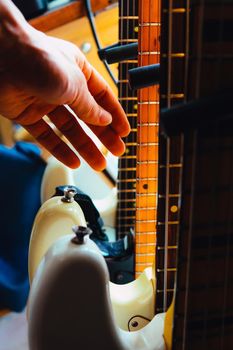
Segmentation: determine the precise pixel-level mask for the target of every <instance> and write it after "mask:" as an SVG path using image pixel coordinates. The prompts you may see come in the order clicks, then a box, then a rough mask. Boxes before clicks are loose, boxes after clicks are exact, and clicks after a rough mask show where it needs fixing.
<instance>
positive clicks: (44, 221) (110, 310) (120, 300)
mask: <svg viewBox="0 0 233 350" xmlns="http://www.w3.org/2000/svg"><path fill="white" fill-rule="evenodd" d="M140 13H141V26H140V28H144V27H145V28H147V27H149V28H151V27H152V28H154V27H156V32H154V33H156V34H157V35H158V33H159V16H160V8H159V5H158V4H157V6H155V4H154V2H151V3H140ZM150 13H153V16H149V14H150ZM148 20H151V21H152V22H149V26H148ZM144 24H145V25H144ZM147 29H148V28H147ZM146 33H147V34H148V32H146ZM142 35H145V33H143V34H142ZM149 38H151V39H152V40H153V43H155V41H154V39H153V37H152V36H150V35H148V37H147V39H148V42H149ZM145 42H146V40H145ZM156 45H157V47H158V45H159V43H158V42H156ZM152 47H153V46H152V44H151V46H149V51H151V53H152V56H153V57H152V59H151V61H150V62H151V63H155V62H156V61H155V62H154V59H156V60H157V59H158V50H156V49H154V48H153V49H152ZM139 48H140V45H139ZM144 50H145V47H143V51H140V53H139V54H140V55H141V56H143V55H144V54H145V56H146V55H148V49H147V50H146V51H144ZM155 52H156V53H157V54H156V55H155ZM147 59H149V57H147ZM148 93H149V94H148ZM156 94H157V90H156V89H155V88H154V90H152V88H149V89H145V90H144V93H142V94H141V95H139V106H140V107H139V110H140V111H141V112H142V111H143V115H142V114H140V112H139V115H141V116H143V117H144V118H145V119H143V120H141V119H140V118H139V119H138V120H139V122H138V127H139V129H140V132H139V134H138V144H139V150H138V152H139V153H138V154H139V161H138V162H137V165H136V166H137V167H139V170H138V172H137V174H138V179H137V181H138V185H137V189H139V190H140V192H139V196H138V197H139V203H140V206H139V212H140V215H139V216H138V221H137V224H136V230H137V229H138V230H139V232H140V233H141V235H142V241H141V240H140V234H138V238H139V241H138V242H137V243H138V247H139V249H142V250H139V251H137V253H138V257H139V269H140V268H141V267H142V265H143V264H144V265H145V266H147V268H146V269H144V271H143V272H142V273H141V274H140V275H139V277H138V278H137V279H136V280H134V281H133V282H131V283H128V284H126V285H116V284H113V283H109V284H108V283H106V281H107V280H108V279H107V275H106V267H105V264H103V262H102V261H103V258H102V259H99V257H100V256H101V255H100V252H99V251H98V250H96V247H95V246H94V247H95V248H94V249H93V246H92V244H93V243H91V242H90V240H89V239H88V238H84V237H83V234H82V232H84V231H85V229H84V228H83V226H86V225H85V223H84V225H83V216H82V215H81V216H80V214H79V215H78V216H77V212H78V210H79V209H80V207H79V206H78V204H77V203H76V202H75V201H73V202H70V201H69V199H70V196H69V195H67V194H65V196H64V197H62V198H60V197H54V198H52V199H50V200H48V201H47V202H45V203H44V205H43V206H42V208H41V210H40V211H39V213H38V216H37V217H36V220H35V223H34V227H33V231H32V235H31V244H30V256H29V264H30V265H29V266H31V268H30V276H31V281H32V289H31V297H30V303H29V315H30V320H31V322H30V328H29V339H30V342H31V349H33V348H34V346H39V347H40V345H39V344H42V343H43V344H44V345H43V346H46V343H47V342H48V343H49V342H50V340H49V338H50V336H48V333H50V330H49V328H48V329H47V330H46V334H47V336H46V337H47V340H45V338H44V335H43V334H42V333H43V332H42V333H41V332H40V339H39V338H37V339H36V341H35V340H34V336H33V334H34V332H35V331H36V329H37V331H38V329H40V328H41V325H42V324H43V323H44V321H45V319H44V317H45V313H47V316H46V317H47V319H50V321H51V324H53V322H55V323H56V321H55V320H54V321H53V320H52V318H53V317H54V316H53V315H52V314H53V312H52V310H55V309H54V307H55V304H56V298H54V302H52V301H51V298H50V296H49V294H50V292H48V293H49V294H48V295H47V296H48V299H47V300H48V301H47V302H46V305H47V306H48V305H49V304H51V302H52V304H51V310H48V309H47V311H45V309H44V308H43V302H44V301H43V296H42V298H41V297H40V296H41V293H42V289H41V288H42V287H41V286H43V285H44V283H47V282H48V283H49V280H50V277H49V276H52V275H53V276H54V278H52V279H51V284H49V286H48V291H50V290H51V291H52V292H51V293H52V294H54V291H55V289H57V286H58V285H60V286H63V285H64V286H65V285H66V286H67V287H65V290H67V292H68V291H70V290H73V292H72V294H74V295H75V296H76V297H78V300H79V302H78V304H77V306H78V307H77V311H78V314H77V315H76V317H77V320H76V321H75V322H74V323H76V327H77V328H78V329H79V330H80V332H79V337H80V339H79V340H78V339H77V341H78V342H76V340H75V338H76V336H74V338H73V340H72V341H73V345H74V344H77V345H78V344H79V346H81V348H86V349H92V348H93V346H94V344H95V346H97V347H98V346H100V347H101V348H103V349H109V348H111V349H137V348H138V349H157V350H159V349H164V348H165V344H164V339H163V326H164V315H156V316H155V315H154V306H155V298H154V296H155V279H154V268H153V262H154V259H152V254H151V255H150V256H149V259H148V261H147V260H145V257H146V252H147V247H150V252H151V251H152V247H153V251H154V245H155V242H154V239H155V228H156V220H155V219H154V215H155V204H154V203H155V202H154V201H155V199H154V197H156V193H155V192H152V193H151V196H150V195H149V191H151V189H154V191H155V185H153V184H152V183H153V180H154V179H155V176H156V166H157V165H158V164H157V161H156V159H154V158H155V157H156V152H155V150H158V143H157V142H156V141H154V137H155V138H158V135H157V134H158V119H156V118H158V100H155V98H156V96H157V95H156ZM140 97H142V100H141V99H140ZM151 98H153V99H152V100H150V99H151ZM150 101H152V103H150ZM150 106H152V107H153V111H154V112H155V113H154V114H153V115H150V114H149V111H150ZM145 107H146V108H145ZM147 118H149V119H147ZM150 123H151V127H152V128H151V131H152V134H150V130H148V126H149V125H150ZM145 130H146V131H147V132H146V133H145ZM156 131H157V134H156ZM139 135H140V136H141V138H142V139H141V143H140V142H139V141H140V139H139ZM147 137H149V140H148V141H147ZM152 140H153V141H152ZM148 154H149V155H150V156H151V157H154V158H153V159H151V158H150V159H148V162H147V161H146V158H145V157H146V156H147V155H148ZM146 165H148V166H149V169H148V171H146ZM71 192H72V189H71V188H70V189H69V193H71ZM73 206H74V209H72V208H73ZM77 206H78V207H79V209H77V208H76V207H77ZM62 208H63V209H62ZM75 208H76V209H75ZM147 209H148V211H147ZM136 211H137V210H136ZM66 212H67V213H66ZM72 213H74V215H72ZM142 213H144V215H145V218H146V219H147V218H148V217H149V220H148V222H146V220H144V219H143V218H142V216H141V214H142ZM67 214H68V215H67ZM146 214H147V215H146ZM52 216H53V218H52ZM71 216H72V219H71ZM68 218H69V219H68ZM48 223H50V225H48ZM61 223H62V224H61ZM72 224H75V225H79V226H80V225H81V228H79V229H78V227H77V228H76V229H75V232H76V233H77V237H76V238H74V237H73V236H72V238H71V236H66V237H62V236H64V234H65V233H68V231H67V230H66V229H65V227H64V225H65V226H66V227H67V228H68V225H70V226H72ZM54 225H55V226H54ZM152 229H153V230H154V231H153V235H152V234H151V230H152ZM77 231H81V233H80V232H77ZM54 235H55V236H54ZM58 235H60V236H61V239H60V240H57V236H58ZM80 235H81V236H80ZM136 237H137V231H136ZM151 237H152V238H153V241H152V240H151ZM48 240H50V242H48ZM39 242H40V245H39ZM70 242H71V243H72V244H76V248H77V249H74V250H73V248H74V247H73V246H72V247H71V246H70ZM60 244H61V246H60ZM140 244H141V245H140ZM46 246H47V249H48V247H50V249H49V251H48V252H47V253H46ZM59 246H60V248H59ZM62 246H64V250H63V249H62ZM39 247H41V248H39ZM70 249H71V250H70ZM69 251H70V252H71V255H70V258H71V260H70V259H69V257H68V255H69V253H68V252H69ZM97 251H98V254H97V253H96V252H97ZM36 252H37V253H36ZM55 252H57V253H55ZM45 253H46V254H45ZM73 253H74V255H73ZM56 254H57V255H56ZM60 254H61V255H60ZM67 254H68V255H67ZM55 255H56V259H55V260H54V257H55ZM35 257H37V258H36V259H35ZM43 257H44V258H43ZM50 259H51V260H50ZM76 259H77V260H76ZM93 259H94V260H93ZM52 260H54V263H52V264H50V261H52ZM55 261H56V262H55ZM59 261H60V262H61V265H60V264H59ZM62 261H63V263H64V265H65V266H67V269H68V270H70V272H71V274H69V280H70V282H69V281H66V282H65V283H63V282H62V279H63V277H65V276H68V270H66V268H65V270H63V271H64V274H59V273H58V272H57V271H56V269H57V268H58V269H60V268H62V264H63V263H62ZM81 261H82V263H81ZM76 264H77V271H76V273H77V276H78V275H80V274H81V275H82V276H83V277H81V276H80V277H81V280H82V281H83V283H84V280H83V278H84V275H83V273H84V271H85V275H86V278H85V283H84V284H85V286H84V287H83V288H84V289H83V291H82V288H81V286H80V285H79V282H78V281H76V282H75V279H74V278H73V277H72V275H73V273H72V271H74V270H73V269H75V265H76ZM56 266H57V267H56ZM148 266H149V267H148ZM45 267H46V268H45ZM104 269H105V272H104ZM46 271H47V272H46ZM87 271H89V272H87ZM138 272H139V271H138ZM92 274H94V276H95V277H94V278H93V279H92ZM62 275H63V276H62ZM59 276H60V277H61V280H60V277H59ZM87 276H89V277H87ZM46 280H47V282H45V281H46ZM34 281H36V282H35V283H34ZM87 282H88V283H89V286H88V285H87V284H86V283H87ZM67 283H68V285H69V286H68V285H67ZM72 283H74V285H73V286H71V284H72ZM78 285H79V286H78ZM103 285H104V289H103ZM106 286H108V287H107V289H106ZM59 289H60V287H59ZM84 290H85V291H86V292H84ZM87 291H90V292H91V293H92V291H95V293H96V295H95V296H94V295H93V299H92V298H91V295H89V294H87ZM104 291H105V292H104ZM59 293H60V292H59ZM63 293H64V289H63V288H62V289H61V294H62V295H65V294H63ZM68 293H69V292H68ZM80 293H81V294H80ZM52 294H51V295H52ZM81 295H82V297H81ZM88 295H89V296H88ZM86 298H87V299H86ZM96 298H97V299H96ZM59 299H60V297H59V295H58V299H57V300H59ZM67 300H69V301H70V302H71V301H72V298H70V296H69V295H67ZM85 300H88V304H89V307H88V308H87V310H86V312H87V313H86V314H85V312H84V314H83V311H84V310H83V308H81V304H82V305H85V304H86V302H85ZM96 300H98V302H96ZM92 302H94V304H95V305H96V307H97V308H98V305H100V304H101V305H100V309H101V310H102V312H98V310H97V313H96V314H95V315H96V316H97V317H101V322H99V321H97V319H96V321H95V322H94V324H93V325H92V324H90V327H91V333H92V331H94V328H95V327H96V330H98V338H99V339H98V340H97V341H95V340H94V339H95V336H94V333H92V335H93V337H87V333H88V325H87V320H88V319H89V317H90V315H92V317H91V318H92V321H93V320H94V318H93V317H94V314H93V312H92V306H91V304H90V303H92ZM92 305H93V304H92ZM111 305H112V306H111ZM36 309H40V311H41V313H40V315H39V316H38V317H37V315H36V312H35V310H36ZM50 311H51V312H50ZM63 311H64V312H65V310H63ZM63 311H62V314H63ZM50 315H51V318H50ZM69 315H70V316H71V317H73V316H72V312H71V313H70V312H69ZM102 316H103V317H102ZM67 317H69V316H68V314H67V312H66V316H65V318H67ZM74 317H75V316H74ZM66 324H69V327H70V325H71V324H73V321H71V319H70V320H69V321H68V322H66ZM99 325H101V327H99ZM107 325H108V326H107ZM93 326H94V328H93ZM105 326H106V327H107V328H106V327H105ZM155 326H156V328H157V332H155V331H154V327H155ZM69 327H68V328H69ZM58 328H60V326H59V327H58ZM100 329H102V331H101V330H100ZM122 330H124V331H122ZM132 330H137V331H138V332H132V333H131V332H129V331H132ZM64 331H65V329H64ZM65 332H66V331H65ZM67 332H69V331H67ZM103 332H105V336H104V335H103ZM57 334H58V338H59V337H60V332H58V333H57ZM61 336H62V335H61ZM63 336H64V334H63ZM52 338H53V336H52ZM52 338H51V344H52V341H53V340H52ZM64 339H66V336H64ZM54 341H55V343H54V344H56V343H58V344H59V343H60V342H59V340H58V339H54ZM84 343H85V345H84ZM68 347H69V346H68Z"/></svg>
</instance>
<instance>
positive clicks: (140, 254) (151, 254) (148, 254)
mask: <svg viewBox="0 0 233 350" xmlns="http://www.w3.org/2000/svg"><path fill="white" fill-rule="evenodd" d="M135 255H137V256H155V255H154V253H135Z"/></svg>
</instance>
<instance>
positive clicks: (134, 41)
mask: <svg viewBox="0 0 233 350" xmlns="http://www.w3.org/2000/svg"><path fill="white" fill-rule="evenodd" d="M119 42H120V43H137V42H138V40H137V39H120V40H119Z"/></svg>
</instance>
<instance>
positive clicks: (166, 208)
mask: <svg viewBox="0 0 233 350" xmlns="http://www.w3.org/2000/svg"><path fill="white" fill-rule="evenodd" d="M172 5H173V3H172V0H169V9H168V59H167V66H168V77H167V79H168V80H167V107H168V108H170V107H171V83H172V82H171V79H172V76H171V65H172V61H171V52H172ZM169 164H170V138H169V137H167V142H166V186H165V191H166V192H165V231H164V234H165V238H164V296H163V309H164V311H166V309H167V281H168V272H167V271H168V269H167V266H168V234H169V227H168V220H169V187H170V181H169V180H170V179H169V177H170V169H169Z"/></svg>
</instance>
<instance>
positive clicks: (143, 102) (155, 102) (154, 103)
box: [138, 101, 159, 105]
mask: <svg viewBox="0 0 233 350" xmlns="http://www.w3.org/2000/svg"><path fill="white" fill-rule="evenodd" d="M138 105H159V101H140V102H139V101H138Z"/></svg>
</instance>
